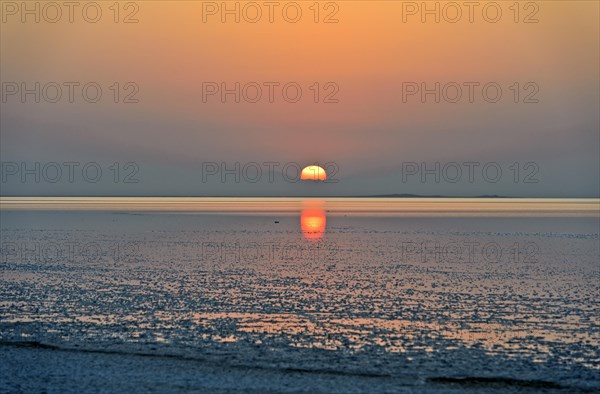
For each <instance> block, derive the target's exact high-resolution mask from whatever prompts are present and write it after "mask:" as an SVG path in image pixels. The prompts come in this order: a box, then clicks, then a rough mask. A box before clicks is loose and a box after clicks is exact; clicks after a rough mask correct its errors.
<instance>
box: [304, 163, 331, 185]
mask: <svg viewBox="0 0 600 394" xmlns="http://www.w3.org/2000/svg"><path fill="white" fill-rule="evenodd" d="M300 180H303V181H325V180H327V173H326V172H325V170H324V169H323V167H319V166H316V165H311V166H307V167H304V169H303V170H302V173H301V174H300Z"/></svg>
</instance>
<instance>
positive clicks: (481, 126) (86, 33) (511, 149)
mask: <svg viewBox="0 0 600 394" xmlns="http://www.w3.org/2000/svg"><path fill="white" fill-rule="evenodd" d="M9 3H10V4H9ZM59 3H61V2H59ZM87 3H88V2H83V3H78V4H79V5H78V7H76V8H75V9H74V10H72V11H73V14H72V17H73V23H70V22H69V20H68V18H69V15H68V9H66V8H63V9H62V10H61V12H62V16H61V17H60V18H59V17H58V16H57V15H58V14H56V10H55V9H52V8H51V7H47V8H43V4H44V2H41V3H40V4H41V5H40V22H39V23H36V22H35V20H34V18H35V15H23V10H22V9H20V7H21V5H20V4H21V2H2V10H1V11H2V24H1V35H0V43H1V55H2V56H0V58H1V60H0V66H1V69H0V72H1V80H2V95H3V97H2V103H1V113H0V118H1V121H0V122H1V123H0V126H1V144H0V145H1V147H0V153H1V156H2V162H3V168H2V176H3V179H2V183H1V188H2V191H1V194H2V195H177V196H178V195H232V196H245V195H315V194H320V195H372V194H386V193H415V194H445V195H463V196H464V195H479V194H500V195H514V196H532V197H537V196H557V197H562V196H574V197H598V195H599V188H600V186H599V179H600V173H599V171H600V170H599V168H600V162H599V150H600V140H599V134H600V131H599V129H600V120H599V108H600V101H599V92H600V83H599V78H600V77H599V69H600V62H599V47H600V42H599V36H600V31H599V26H598V25H599V19H598V15H599V3H598V2H596V1H547V2H535V3H532V2H529V3H527V4H529V5H528V6H526V2H522V3H521V5H520V6H519V7H517V8H516V9H515V8H512V9H511V8H510V7H511V6H512V5H513V4H514V2H496V3H493V2H492V3H493V4H492V5H491V6H490V5H489V4H487V3H489V2H480V3H478V6H477V7H475V8H474V9H472V10H469V9H468V8H466V7H464V6H461V9H460V10H457V9H456V8H452V7H453V6H450V5H448V4H449V3H448V2H438V3H437V4H439V5H438V7H439V10H440V11H439V12H440V14H439V17H440V20H439V22H436V21H435V17H436V15H433V14H426V13H425V14H424V13H423V10H422V9H415V8H414V7H415V5H416V7H417V8H420V4H421V2H420V1H419V2H416V3H413V2H401V1H398V2H391V1H345V2H329V3H328V2H321V3H320V6H319V7H318V8H319V13H318V15H316V12H315V8H310V7H314V6H313V2H312V1H309V2H297V3H294V4H292V5H290V3H289V2H279V3H276V5H275V6H274V8H273V9H272V18H273V22H272V23H271V22H269V16H270V15H269V8H268V7H267V6H265V5H264V4H265V3H264V2H257V3H253V4H257V5H258V8H260V12H262V16H261V17H260V18H258V14H257V13H256V12H257V9H258V8H257V7H254V6H252V7H254V8H252V7H248V6H246V7H245V4H246V3H245V2H241V3H239V5H238V6H239V7H240V8H239V9H240V22H239V23H236V22H235V15H233V14H224V15H222V11H223V10H221V9H217V8H220V7H221V6H220V5H221V2H217V3H212V2H201V1H197V2H195V1H179V2H167V1H152V2H150V1H146V2H144V1H139V2H130V3H121V7H120V9H119V10H118V11H119V13H118V15H116V14H115V9H110V8H109V7H111V5H112V4H113V2H98V3H97V4H99V5H100V9H101V11H102V15H101V17H100V18H99V21H98V22H96V23H90V22H88V21H86V19H85V18H87V19H88V20H93V19H94V18H95V14H94V13H95V11H96V10H95V9H93V8H90V7H88V8H86V12H87V14H85V15H84V14H83V10H82V9H83V8H84V5H85V4H87ZM7 4H8V5H7ZM14 4H17V7H18V9H15V8H14ZM453 4H459V5H460V4H463V2H457V3H453ZM531 4H533V5H531ZM228 5H229V7H231V9H234V8H235V7H236V2H229V3H228ZM428 5H429V6H430V7H431V9H434V7H436V2H429V3H428ZM496 5H497V6H498V7H496ZM32 7H33V6H32ZM215 7H216V8H215ZM284 9H285V12H284ZM298 9H300V10H301V12H302V15H301V17H299V20H298V21H297V22H295V23H292V22H293V20H294V18H296V12H297V10H298ZM484 9H485V11H484ZM498 9H499V11H500V12H501V14H496V11H498ZM457 12H460V13H461V14H460V16H459V14H457ZM471 12H472V13H471ZM496 15H499V16H496ZM84 16H85V18H84ZM222 17H223V18H225V23H223V22H222ZM22 18H25V22H23V21H22ZM115 18H116V19H117V20H118V21H119V22H118V23H115ZM127 18H128V19H129V20H130V21H135V20H137V22H135V23H123V22H124V20H125V19H127ZM315 18H316V20H317V21H318V22H317V23H315ZM422 18H425V21H424V22H423V21H422ZM470 18H472V19H473V22H472V23H471V22H470V21H469V19H470ZM51 19H57V21H56V23H50V20H51ZM252 19H257V21H256V22H255V23H252ZM296 19H298V18H296ZM336 19H337V22H335V20H336ZM495 19H497V21H496V22H495V23H493V22H494V20H495ZM325 20H327V21H328V22H335V23H325ZM517 21H518V22H517ZM453 22H454V23H453ZM525 22H534V23H525ZM36 82H40V102H39V103H36V102H35V95H34V94H33V93H29V94H26V95H25V96H24V97H22V95H21V93H22V91H21V90H22V89H23V88H27V89H33V90H35V83H36ZM69 82H73V83H78V84H79V85H75V84H72V85H71V86H72V89H73V91H72V92H73V101H74V102H73V103H70V102H69V97H68V96H69V93H70V92H69V87H68V85H65V83H69ZM90 82H93V83H96V84H97V85H88V90H87V93H88V96H86V97H87V98H88V100H89V101H93V100H92V99H93V96H94V95H95V88H94V86H100V87H101V89H102V97H101V98H100V99H99V100H98V102H96V103H90V102H86V100H84V98H83V97H82V86H83V85H85V84H88V83H90ZM48 83H51V84H50V85H48ZM52 83H55V84H52ZM115 83H118V84H119V85H118V88H117V85H114V84H115ZM128 83H130V84H128ZM223 83H224V84H225V87H226V88H227V89H233V90H235V85H236V83H239V84H240V88H239V96H240V97H239V101H240V102H239V103H236V102H235V94H233V93H230V94H227V95H225V97H224V101H225V102H222V101H223V97H222V96H221V91H220V90H221V89H222V87H223V86H222V84H223ZM315 83H317V84H318V85H316V84H315ZM436 83H439V89H438V95H439V101H440V102H439V103H436V102H435V99H436V97H435V96H436V94H435V93H428V94H426V95H425V96H422V95H421V90H422V89H423V88H425V89H430V90H433V91H435V87H436ZM56 84H57V85H59V86H61V92H62V96H61V98H60V99H55V97H56V91H57V90H56ZM286 84H288V85H287V88H286V89H287V90H286V91H285V93H284V91H283V89H282V88H283V86H284V85H286ZM44 86H45V87H46V88H45V89H44ZM298 86H299V87H300V88H301V89H302V94H301V95H300V96H298V102H295V103H294V102H291V101H294V100H295V96H297V94H296V89H297V87H298ZM483 86H486V90H485V92H484V90H483ZM15 87H16V88H17V89H18V91H16V92H15V91H14V89H15ZM257 87H258V88H260V91H261V93H262V96H261V97H260V98H258V97H257V92H258V90H257ZM457 87H458V88H459V89H460V91H461V93H462V96H460V97H459V96H457V92H458V89H457ZM498 87H500V88H501V90H502V93H501V96H498V98H497V99H495V97H496V90H497V88H498ZM214 89H219V91H215V90H214ZM415 89H418V91H416V90H415ZM115 92H118V93H119V94H118V97H115ZM315 92H318V94H316V93H315ZM13 93H14V94H13ZM270 93H271V94H272V97H271V98H272V100H270V97H269V96H270ZM130 94H131V95H130ZM469 96H472V97H469ZM127 97H128V98H129V99H135V100H137V101H138V102H137V103H124V102H123V101H125V100H126V98H127ZM115 98H116V99H117V101H118V103H115V102H114V101H115ZM315 100H316V101H317V102H316V103H315ZM22 101H25V102H22ZM50 101H58V102H56V103H52V102H50ZM251 101H257V102H251ZM270 101H272V102H270ZM327 101H337V102H327ZM453 101H455V102H453ZM488 101H496V102H488ZM515 101H517V102H515ZM536 101H537V102H536ZM115 162H116V163H118V165H117V167H119V171H118V172H117V171H116V167H115V166H114V164H113V163H115ZM22 163H25V164H24V167H25V168H24V167H23V165H22ZM36 163H39V164H38V165H39V167H36ZM53 163H58V164H59V166H60V167H61V171H62V174H58V173H57V172H56V165H55V164H53ZM64 163H77V164H69V165H65V164H64ZM90 163H92V164H90ZM127 163H135V164H127ZM212 163H218V165H217V168H215V165H214V164H212ZM236 163H239V165H240V171H239V173H238V174H239V182H237V181H236V179H235V175H236V174H234V173H233V172H235V171H233V172H232V173H230V174H229V175H227V176H226V177H225V180H224V181H223V179H222V177H221V175H222V174H221V172H220V170H221V169H219V168H218V167H222V166H223V165H224V166H226V167H227V168H229V169H230V170H231V169H235V166H236ZM251 163H258V164H259V166H260V167H261V170H262V177H261V178H260V179H258V181H257V182H254V180H256V178H257V172H256V166H255V164H251ZM264 163H279V164H278V165H275V164H264ZM313 163H319V164H322V165H324V164H325V163H332V164H329V165H328V168H327V169H328V170H331V171H330V172H332V171H334V170H335V171H334V172H336V174H335V176H334V178H336V179H337V180H339V181H338V182H335V183H334V182H332V183H325V184H314V183H302V182H297V183H293V182H291V180H293V179H294V175H295V168H296V167H297V166H304V165H308V164H313ZM415 163H416V165H415ZM422 163H424V167H423V164H422ZM464 163H471V164H464ZM69 166H70V167H69ZM111 166H112V167H111ZM436 166H439V167H436ZM283 167H285V168H286V169H287V170H288V173H287V178H288V180H286V179H285V177H282V175H281V170H282V168H283ZM69 168H71V169H72V170H73V172H72V174H71V175H72V179H69V174H68V173H69V171H68V170H69ZM83 168H85V169H86V171H88V172H87V173H86V174H85V175H82V169H83ZM98 168H100V169H101V170H102V174H101V176H97V177H96V175H95V172H96V171H97V169H98ZM271 169H272V170H271ZM484 169H485V171H484ZM23 170H29V172H28V173H27V174H25V176H24V178H23V177H22V175H23V173H22V172H23ZM423 170H430V172H428V173H426V175H425V178H424V179H423V178H422V175H423ZM459 170H460V171H461V173H459V172H458V171H459ZM498 170H501V171H502V173H501V174H500V175H497V174H496V173H497V171H498ZM271 171H273V172H274V177H273V178H272V179H269V178H270V177H269V175H270V172H271ZM57 174H58V175H57ZM36 176H39V182H36V181H37V180H38V179H36ZM436 176H439V179H436ZM203 178H204V179H203ZM470 178H471V179H470ZM126 179H127V180H130V181H133V180H137V183H128V182H124V180H126ZM96 180H97V182H95V181H96ZM53 182H54V183H53Z"/></svg>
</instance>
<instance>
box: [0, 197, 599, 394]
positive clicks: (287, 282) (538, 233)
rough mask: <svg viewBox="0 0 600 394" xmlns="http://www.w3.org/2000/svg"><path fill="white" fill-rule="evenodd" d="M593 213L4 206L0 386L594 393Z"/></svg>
mask: <svg viewBox="0 0 600 394" xmlns="http://www.w3.org/2000/svg"><path fill="white" fill-rule="evenodd" d="M598 207H599V201H598V200H554V199H552V200H548V199H544V200H530V199H510V200H508V199H489V200H487V199H486V200H483V199H427V200H424V199H346V198H340V199H276V198H275V199H264V198H260V199H259V198H257V199H254V198H252V199H222V198H219V199H183V198H177V199H170V198H169V199H165V198H157V199H129V198H127V199H121V198H119V199H113V198H110V199H80V198H76V199H66V198H60V199H39V198H37V199H6V198H4V199H2V201H1V208H2V210H1V211H0V215H1V219H2V220H1V225H0V226H1V240H0V241H1V249H2V254H1V261H0V270H1V271H0V273H1V276H0V283H1V286H0V343H1V346H0V353H2V354H1V357H0V369H1V370H4V371H8V373H7V374H3V377H0V391H3V390H16V389H17V388H20V389H22V390H24V391H27V388H28V387H29V388H33V387H39V385H40V384H42V385H43V384H44V382H45V384H48V382H50V383H52V384H51V385H50V386H48V388H49V389H50V390H49V391H53V390H52V388H55V389H56V390H55V391H61V390H67V391H77V390H76V387H77V386H74V385H73V379H76V381H77V382H78V384H84V383H85V384H87V385H89V386H90V387H95V385H96V384H99V383H102V384H103V385H105V387H108V389H107V390H108V391H111V389H110V388H111V387H112V388H113V389H115V388H120V389H122V388H123V387H126V385H127V384H129V385H132V387H133V388H137V389H140V388H144V389H148V390H152V389H156V388H157V387H158V388H159V389H158V391H190V390H192V391H193V390H206V391H219V392H227V391H229V390H242V391H253V390H255V391H256V392H264V391H275V392H279V391H283V392H297V391H310V392H315V391H323V392H394V391H408V392H412V391H418V392H423V391H426V392H427V391H428V392H449V391H456V392H462V391H465V390H467V391H469V390H471V391H490V390H492V391H493V390H496V391H499V392H505V391H523V390H525V391H528V390H529V391H537V390H546V391H553V390H558V391H560V390H566V391H569V392H571V391H582V392H585V391H589V390H600V319H599V317H598V316H600V313H599V312H600V308H599V306H598V301H597V300H598V299H600V291H599V290H600V289H599V283H600V282H599V279H600V277H599V275H600V274H599V254H600V245H599V244H600V235H599V233H600V229H599V223H600V222H599V210H598ZM99 365H100V366H99ZM65 371H67V372H65ZM165 371H167V372H165ZM28 385H30V386H28ZM36 385H37V386H36ZM106 385H107V386H106ZM111 385H112V386H111Z"/></svg>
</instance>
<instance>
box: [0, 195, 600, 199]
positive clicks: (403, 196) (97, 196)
mask: <svg viewBox="0 0 600 394" xmlns="http://www.w3.org/2000/svg"><path fill="white" fill-rule="evenodd" d="M2 198H398V199H402V198H456V199H460V198H481V199H486V198H489V199H492V198H494V199H497V198H501V199H600V196H594V197H580V196H577V197H573V196H569V197H564V196H563V197H553V196H543V197H525V196H501V195H496V194H483V195H477V196H448V195H422V194H373V195H359V196H331V195H329V196H306V195H304V196H219V195H212V196H188V195H182V196H173V195H171V196H164V195H162V196H161V195H152V196H115V195H96V196H81V195H43V196H31V195H29V196H23V195H4V196H3V195H0V199H2Z"/></svg>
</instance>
